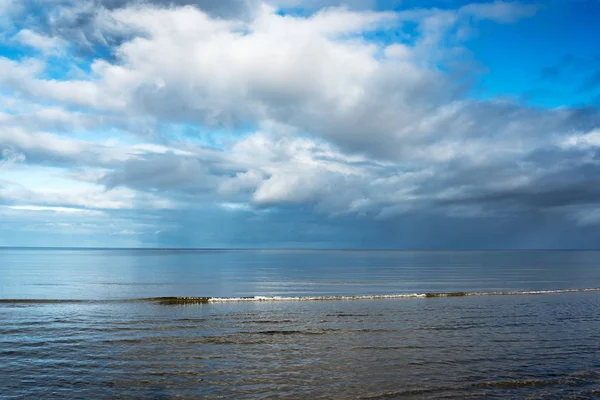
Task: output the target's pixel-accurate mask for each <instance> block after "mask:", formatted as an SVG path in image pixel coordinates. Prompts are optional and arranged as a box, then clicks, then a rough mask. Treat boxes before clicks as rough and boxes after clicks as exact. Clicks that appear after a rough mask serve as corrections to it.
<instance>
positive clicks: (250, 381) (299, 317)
mask: <svg viewBox="0 0 600 400" xmlns="http://www.w3.org/2000/svg"><path fill="white" fill-rule="evenodd" d="M157 253H159V252H155V251H151V252H146V251H139V250H136V251H108V250H85V251H72V250H70V251H63V250H61V251H56V250H55V251H49V250H14V249H4V250H0V288H1V289H0V290H1V292H0V295H1V296H0V297H1V298H2V299H4V301H2V302H0V398H26V397H28V398H115V397H121V398H142V397H143V398H157V399H159V398H160V399H162V398H165V399H166V398H175V397H183V398H186V397H187V398H198V397H207V398H211V397H214V398H218V397H225V398H231V397H241V398H344V399H345V398H416V399H423V398H425V399H429V398H432V399H433V398H435V399H437V398H457V399H458V398H495V397H496V398H507V397H508V398H544V399H545V398H556V399H559V398H560V399H563V398H584V399H585V398H598V397H600V329H599V328H600V312H599V310H600V308H599V306H600V292H597V291H586V292H576V291H560V292H548V291H550V290H557V289H585V288H587V289H594V288H598V287H600V282H599V268H598V267H597V265H598V262H599V261H600V254H599V253H595V252H487V253H486V252H480V253H475V252H473V253H471V252H466V253H449V252H440V253H416V252H414V253H407V252H397V253H394V252H381V253H379V252H364V253H363V252H325V253H323V252H215V253H211V252H188V251H185V252H166V254H162V255H160V254H158V255H157ZM286 263H287V264H286ZM211 277H212V278H211ZM267 279H271V281H269V280H267ZM273 282H277V283H278V284H277V285H274V284H273ZM44 283H45V284H44ZM117 283H118V285H116V284H117ZM160 283H162V285H161V284H160ZM217 283H218V284H217ZM116 287H117V288H120V289H121V290H118V289H117V288H116ZM298 287H301V288H302V290H299V289H297V288H298ZM459 291H464V292H467V293H465V294H475V293H476V294H478V295H468V296H462V295H461V296H451V297H425V296H415V295H413V294H425V293H448V292H452V293H456V292H459ZM505 291H506V292H511V293H512V294H511V295H499V294H498V293H497V292H505ZM519 291H527V292H531V291H536V292H535V293H536V294H531V293H529V294H525V293H522V294H519V293H515V292H519ZM482 292H484V293H482ZM487 292H494V293H495V294H494V295H491V294H490V293H488V294H485V293H487ZM382 294H385V295H390V294H405V295H406V294H409V296H393V297H392V298H377V296H375V298H370V299H365V298H360V297H359V298H356V297H354V300H352V301H349V300H334V299H332V300H330V301H316V300H306V301H297V299H295V300H289V298H290V297H294V296H367V295H382ZM162 296H206V297H212V296H214V297H219V298H220V299H222V298H226V299H228V301H225V302H220V301H218V302H214V303H207V302H200V303H198V302H185V301H183V302H179V301H178V302H173V301H164V300H156V299H155V300H128V299H140V298H156V297H162ZM239 296H265V297H268V298H269V300H268V301H230V300H232V298H235V297H239ZM272 296H284V297H287V298H288V301H279V300H278V299H277V298H273V297H272ZM10 299H12V300H10ZM15 299H38V300H43V299H45V300H46V301H38V302H24V301H15ZM59 299H62V300H69V301H62V302H54V301H48V300H59ZM86 299H87V300H92V301H72V300H86ZM118 299H123V300H118ZM302 299H305V298H304V297H303V298H302Z"/></svg>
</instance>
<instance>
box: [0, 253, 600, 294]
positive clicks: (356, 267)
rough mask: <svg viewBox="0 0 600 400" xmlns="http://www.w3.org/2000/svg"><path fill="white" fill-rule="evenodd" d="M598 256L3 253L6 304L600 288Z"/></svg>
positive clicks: (0, 274)
mask: <svg viewBox="0 0 600 400" xmlns="http://www.w3.org/2000/svg"><path fill="white" fill-rule="evenodd" d="M598 260H600V253H598V252H576V251H569V252H543V251H538V252H393V251H381V252H378V251H325V252H323V251H193V250H101V249H100V250H44V249H41V250H33V249H29V250H27V249H0V298H4V299H18V298H27V299H96V300H99V299H131V298H146V297H167V296H176V297H178V296H196V297H235V296H311V295H312V296H328V295H345V296H346V295H347V296H356V295H365V294H400V293H427V292H460V291H465V292H477V291H487V292H493V291H525V290H548V289H550V290H553V289H572V288H591V287H600V268H597V266H598Z"/></svg>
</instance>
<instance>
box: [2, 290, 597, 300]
mask: <svg viewBox="0 0 600 400" xmlns="http://www.w3.org/2000/svg"><path fill="white" fill-rule="evenodd" d="M584 292H600V288H585V289H554V290H523V291H505V292H428V293H401V294H368V295H356V296H344V295H332V296H248V297H148V298H139V299H110V300H68V299H0V304H2V303H14V304H54V303H58V304H61V303H115V302H118V303H122V302H156V303H160V304H210V303H242V302H285V301H288V302H294V301H295V302H299V301H334V300H338V301H339V300H388V299H389V300H391V299H418V298H439V297H472V296H519V295H544V294H561V293H584Z"/></svg>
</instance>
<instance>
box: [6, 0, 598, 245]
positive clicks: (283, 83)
mask: <svg viewBox="0 0 600 400" xmlns="http://www.w3.org/2000/svg"><path fill="white" fill-rule="evenodd" d="M598 16H600V2H598V1H592V0H580V1H560V0H550V1H546V2H533V1H521V2H518V1H471V2H468V1H452V0H427V1H414V0H405V1H372V0H350V1H347V2H337V1H330V0H310V1H298V0H265V1H260V0H247V1H240V0H225V1H223V0H221V1H211V0H174V1H164V0H152V1H144V2H142V1H135V0H93V1H92V0H83V1H75V0H27V1H17V0H0V246H86V247H302V248H330V247H335V248H433V249H438V248H443V249H446V248H449V249H478V248H490V249H491V248H519V249H520V248H596V247H597V246H598V243H599V239H600V185H599V183H600V179H599V177H600V161H599V160H600V152H599V150H600V108H599V107H600V47H598V44H597V43H600V28H598V27H597V23H596V21H597V19H598Z"/></svg>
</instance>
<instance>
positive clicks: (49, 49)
mask: <svg viewBox="0 0 600 400" xmlns="http://www.w3.org/2000/svg"><path fill="white" fill-rule="evenodd" d="M13 39H15V40H17V41H19V42H21V43H22V44H24V45H26V46H30V47H33V48H35V49H37V50H39V51H41V52H42V53H44V54H47V55H58V54H61V53H63V52H64V51H65V47H66V46H67V42H66V41H65V40H64V39H62V38H59V37H50V36H45V35H40V34H39V33H36V32H33V31H32V30H30V29H22V30H21V31H19V33H17V34H16V35H15V36H14V37H13Z"/></svg>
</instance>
